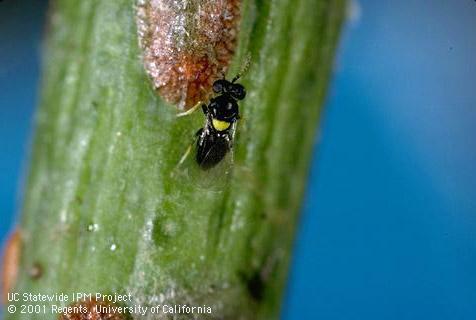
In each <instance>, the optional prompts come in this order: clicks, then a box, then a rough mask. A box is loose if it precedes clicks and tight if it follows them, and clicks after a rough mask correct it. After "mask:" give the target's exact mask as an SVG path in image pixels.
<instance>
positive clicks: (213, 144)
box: [195, 75, 246, 170]
mask: <svg viewBox="0 0 476 320" xmlns="http://www.w3.org/2000/svg"><path fill="white" fill-rule="evenodd" d="M239 78H240V76H239V75H238V76H236V77H235V78H233V80H232V81H231V82H230V81H228V80H226V79H220V80H217V81H215V82H214V83H213V92H214V93H216V94H217V96H216V97H214V98H212V99H211V100H210V102H209V103H208V105H206V104H202V110H203V113H204V114H205V117H206V122H205V126H204V127H203V128H201V129H200V130H198V131H197V133H196V134H195V136H196V137H197V155H196V160H197V163H198V165H199V166H200V167H201V168H202V169H204V170H207V169H210V168H213V167H214V166H215V165H217V164H218V163H219V162H220V161H221V160H222V159H223V158H224V157H225V155H226V154H227V153H228V151H230V149H231V147H232V144H233V137H234V133H235V125H236V122H237V121H238V120H239V119H240V112H239V109H238V103H237V100H243V99H244V98H245V96H246V90H245V87H244V86H243V85H241V84H239V83H235V82H236V81H237V80H238V79H239Z"/></svg>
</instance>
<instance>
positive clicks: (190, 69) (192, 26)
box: [137, 0, 241, 111]
mask: <svg viewBox="0 0 476 320" xmlns="http://www.w3.org/2000/svg"><path fill="white" fill-rule="evenodd" d="M240 7H241V0H196V1H187V0H138V1H137V31H138V36H139V45H140V47H141V49H142V55H143V60H144V67H145V70H146V72H147V73H148V75H149V77H150V78H151V80H152V82H153V86H154V89H156V90H157V91H158V92H159V94H160V95H161V96H162V98H163V99H164V100H165V101H167V102H168V103H171V104H175V105H176V106H177V108H178V109H179V110H181V111H184V110H188V109H190V108H192V107H193V106H195V105H196V104H197V103H198V102H199V101H207V100H208V98H209V94H210V93H211V90H212V84H213V83H214V82H215V81H216V80H218V79H219V78H221V77H223V75H224V74H225V73H226V71H227V69H228V65H229V63H230V61H231V59H232V57H233V54H234V52H235V47H236V40H237V35H238V29H239V22H240Z"/></svg>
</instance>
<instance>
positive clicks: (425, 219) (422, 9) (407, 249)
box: [0, 0, 476, 320]
mask: <svg viewBox="0 0 476 320" xmlns="http://www.w3.org/2000/svg"><path fill="white" fill-rule="evenodd" d="M352 7H353V10H352V14H351V16H352V17H351V19H350V21H349V22H348V23H347V25H346V28H345V30H344V32H343V37H342V41H341V46H340V49H339V52H338V57H337V60H336V67H335V74H334V78H333V82H332V84H331V87H330V91H329V95H328V99H327V105H326V109H325V113H324V116H323V122H322V129H321V131H320V132H319V135H318V136H319V140H320V141H321V143H320V146H319V149H318V150H316V154H315V156H314V161H313V166H312V170H311V173H310V182H309V187H308V190H307V196H306V201H305V204H304V210H303V216H302V220H301V221H302V223H301V227H300V232H299V234H298V237H297V241H296V251H295V256H294V261H293V265H292V271H291V275H290V280H291V281H290V283H289V286H288V290H287V295H286V303H285V305H284V308H283V319H288V320H291V319H300V320H301V319H322V320H331V319H332V320H334V319H336V320H337V319H338V320H349V319H365V320H373V319H375V320H377V319H378V320H381V319H399V320H401V319H432V320H439V319H452V320H453V319H465V320H466V319H468V320H474V319H476V81H475V80H476V2H475V1H473V0H458V1H447V0H434V1H423V0H421V1H411V0H408V1H381V0H374V1H371V0H361V1H359V2H354V3H353V6H352ZM45 14H46V1H44V0H31V1H26V0H15V1H13V0H5V1H3V2H0V121H1V122H0V150H1V158H0V167H1V175H0V179H1V180H0V181H1V184H0V191H1V193H0V210H1V225H0V237H1V238H2V240H3V239H4V238H5V234H6V232H7V229H8V228H10V226H11V225H12V222H13V221H14V215H15V212H16V211H18V208H19V201H18V200H17V199H18V198H19V196H20V195H21V182H20V181H21V177H22V175H23V172H24V171H25V167H26V166H25V165H24V162H25V160H26V157H27V145H28V141H29V137H30V135H31V127H32V114H33V112H34V108H35V106H36V103H37V100H38V99H37V92H38V77H39V53H40V39H41V38H40V37H41V34H42V31H43V27H44V22H43V21H44V18H45Z"/></svg>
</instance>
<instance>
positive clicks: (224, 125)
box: [212, 119, 230, 131]
mask: <svg viewBox="0 0 476 320" xmlns="http://www.w3.org/2000/svg"><path fill="white" fill-rule="evenodd" d="M212 124H213V128H215V129H216V130H218V131H224V130H226V129H228V128H229V127H230V123H229V122H226V121H221V120H218V119H212Z"/></svg>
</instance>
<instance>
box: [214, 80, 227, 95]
mask: <svg viewBox="0 0 476 320" xmlns="http://www.w3.org/2000/svg"><path fill="white" fill-rule="evenodd" d="M226 85H227V81H226V80H217V81H215V82H213V92H215V93H223V89H224V88H225V87H226Z"/></svg>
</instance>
